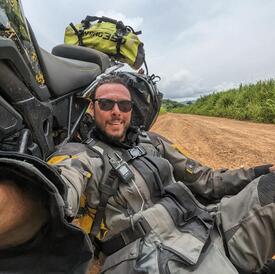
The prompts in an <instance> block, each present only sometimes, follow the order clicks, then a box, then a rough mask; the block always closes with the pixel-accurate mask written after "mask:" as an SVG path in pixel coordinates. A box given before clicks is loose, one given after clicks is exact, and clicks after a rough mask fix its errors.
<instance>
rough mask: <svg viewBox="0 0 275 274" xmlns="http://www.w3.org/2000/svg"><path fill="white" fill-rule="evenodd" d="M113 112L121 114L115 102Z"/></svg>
mask: <svg viewBox="0 0 275 274" xmlns="http://www.w3.org/2000/svg"><path fill="white" fill-rule="evenodd" d="M112 113H114V114H120V109H119V107H118V104H117V103H115V104H114V107H113V108H112Z"/></svg>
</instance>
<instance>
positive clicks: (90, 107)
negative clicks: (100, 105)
mask: <svg viewBox="0 0 275 274" xmlns="http://www.w3.org/2000/svg"><path fill="white" fill-rule="evenodd" d="M87 112H88V113H89V114H90V115H91V116H92V118H93V119H94V117H95V108H94V103H93V102H91V103H90V104H89V106H88V109H87Z"/></svg>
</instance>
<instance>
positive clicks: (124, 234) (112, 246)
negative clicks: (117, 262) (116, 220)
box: [96, 218, 152, 256]
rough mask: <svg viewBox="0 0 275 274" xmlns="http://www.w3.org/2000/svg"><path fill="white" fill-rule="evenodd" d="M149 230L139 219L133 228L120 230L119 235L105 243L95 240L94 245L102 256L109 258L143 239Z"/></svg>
mask: <svg viewBox="0 0 275 274" xmlns="http://www.w3.org/2000/svg"><path fill="white" fill-rule="evenodd" d="M151 229H152V228H151V227H150V225H149V224H148V222H147V221H146V220H145V218H140V219H139V220H138V221H137V222H136V223H134V224H133V226H130V227H128V228H126V229H124V230H122V231H121V232H120V233H118V234H117V235H115V236H113V237H112V238H111V239H109V240H107V241H104V242H101V241H99V240H97V239H96V241H97V243H96V245H97V246H98V247H99V249H100V251H101V252H103V254H105V255H106V256H109V255H111V254H113V253H115V252H116V251H118V250H120V249H121V248H123V247H125V246H126V245H128V244H130V243H132V242H134V241H135V240H137V239H139V238H144V237H145V236H146V235H147V234H148V233H149V232H150V231H151Z"/></svg>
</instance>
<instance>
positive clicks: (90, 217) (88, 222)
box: [77, 194, 108, 240]
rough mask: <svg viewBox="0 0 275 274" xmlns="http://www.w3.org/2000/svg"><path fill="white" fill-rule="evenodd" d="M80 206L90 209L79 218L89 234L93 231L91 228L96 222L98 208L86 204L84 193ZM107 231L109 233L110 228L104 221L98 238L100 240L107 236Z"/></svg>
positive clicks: (80, 224)
mask: <svg viewBox="0 0 275 274" xmlns="http://www.w3.org/2000/svg"><path fill="white" fill-rule="evenodd" d="M80 207H82V208H85V209H88V212H87V213H86V214H85V215H82V216H81V217H79V218H78V219H77V220H78V224H79V226H80V227H81V228H82V229H83V230H84V231H85V232H86V233H87V234H89V233H90V232H91V228H92V225H93V222H94V218H95V214H96V209H95V208H90V207H88V206H86V196H85V195H84V194H82V195H81V198H80ZM107 233H108V228H107V227H106V225H105V223H104V222H103V221H102V222H101V224H100V229H99V232H98V234H97V236H96V238H97V239H99V240H103V239H104V238H105V237H106V235H107Z"/></svg>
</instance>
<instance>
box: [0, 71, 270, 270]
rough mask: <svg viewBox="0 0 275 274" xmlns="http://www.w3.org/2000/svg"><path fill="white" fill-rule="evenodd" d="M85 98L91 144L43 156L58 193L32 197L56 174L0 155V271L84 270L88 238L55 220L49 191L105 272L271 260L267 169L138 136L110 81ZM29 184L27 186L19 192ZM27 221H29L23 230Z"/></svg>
mask: <svg viewBox="0 0 275 274" xmlns="http://www.w3.org/2000/svg"><path fill="white" fill-rule="evenodd" d="M92 100H93V104H92V106H91V114H92V115H93V117H94V119H95V122H96V128H95V129H94V130H93V131H92V132H91V138H89V139H88V140H87V142H86V144H77V143H74V144H72V143H71V144H67V145H66V146H64V147H62V148H60V149H59V151H58V152H56V153H55V154H54V155H53V157H52V158H51V160H50V163H51V164H54V165H55V166H57V169H58V170H59V171H60V172H61V174H62V177H63V179H64V181H65V183H66V186H67V191H66V192H65V191H61V190H62V188H61V190H60V186H59V187H58V184H56V187H53V186H51V188H50V189H48V191H46V192H45V191H44V192H43V191H42V190H41V189H40V188H38V189H37V190H36V191H33V189H36V188H37V186H38V185H37V182H40V181H41V184H39V186H42V185H47V186H49V185H51V184H50V181H56V180H57V181H58V180H59V179H58V178H59V176H57V174H55V175H56V176H57V178H56V177H55V176H53V175H52V176H50V175H51V174H52V173H56V171H54V170H53V169H50V168H49V167H47V166H46V165H43V166H42V167H41V164H42V163H39V165H38V164H37V163H36V162H35V161H33V160H31V159H24V161H22V159H20V158H18V157H19V156H17V158H16V157H15V159H13V160H12V161H11V160H10V157H11V156H5V155H4V156H1V157H4V158H2V159H1V161H0V166H5V168H6V165H7V162H8V163H9V164H10V169H9V170H10V172H11V173H12V174H13V175H11V174H4V173H3V172H1V174H2V176H1V178H0V179H1V180H0V181H1V182H0V193H1V194H0V208H1V210H2V211H1V221H2V222H0V239H2V240H3V239H4V240H5V241H0V273H1V271H2V273H55V272H58V271H59V273H84V271H85V265H86V266H87V261H88V260H89V258H90V257H91V255H90V253H89V252H90V251H89V248H88V247H87V241H85V239H83V237H80V235H78V236H77V233H76V232H77V231H76V230H74V228H73V227H71V226H70V225H69V224H68V223H66V221H65V222H64V221H61V219H62V214H61V213H62V211H61V210H60V207H61V208H63V209H64V205H62V203H60V199H58V197H59V195H58V193H57V188H58V189H59V192H62V193H63V195H62V197H63V199H64V200H66V203H67V206H66V214H67V215H69V216H71V217H73V216H75V215H76V214H77V212H79V214H83V218H81V219H80V222H81V224H82V225H83V227H84V229H85V230H86V231H87V232H90V231H91V237H92V238H94V243H95V245H96V246H97V247H98V249H99V250H100V252H101V253H104V254H105V255H106V256H107V258H106V260H105V263H104V265H103V269H102V271H103V272H106V273H119V272H120V273H166V271H170V272H171V273H175V272H177V273H189V272H191V271H192V272H193V273H237V271H236V269H235V268H234V266H233V265H232V263H231V262H230V261H229V260H228V258H227V256H229V257H230V259H231V261H232V262H233V263H234V264H235V265H236V266H237V267H238V268H240V269H245V270H247V272H248V273H249V272H250V273H251V271H252V270H256V269H258V268H260V267H261V266H262V265H263V263H264V262H265V261H266V259H267V258H270V257H271V256H272V254H273V252H274V203H273V202H274V187H273V185H274V175H273V174H271V173H269V172H270V171H274V167H271V165H267V166H262V167H256V168H254V169H248V170H243V169H240V170H235V171H229V170H220V171H212V170H211V169H210V168H208V167H204V166H201V165H200V164H199V163H197V162H195V161H193V160H191V159H188V158H186V157H184V156H183V155H182V154H181V153H179V152H178V151H176V150H175V149H174V148H173V147H172V145H171V144H170V143H169V142H167V141H165V140H163V138H161V137H159V136H156V135H152V134H151V135H150V136H148V134H146V133H142V132H139V130H137V129H136V128H134V127H132V126H131V115H132V103H131V96H130V94H129V91H128V88H127V86H126V85H125V83H124V82H123V81H122V80H121V79H120V78H117V77H116V76H109V77H108V78H106V79H103V80H102V81H101V82H99V83H98V86H97V88H96V91H95V93H94V94H93V98H92ZM152 143H154V144H152ZM20 157H21V156H20ZM123 159H124V160H123ZM19 160H21V161H19ZM14 161H15V162H14ZM126 161H127V162H126ZM11 167H12V168H11ZM19 167H20V168H19ZM42 169H43V170H44V172H43V173H40V171H41V170H42ZM14 173H15V174H16V176H14ZM22 173H23V174H24V176H23V180H19V181H18V178H19V177H20V178H21V175H22ZM265 173H268V174H267V175H265V176H261V177H259V176H260V175H261V174H265ZM20 174H21V175H20ZM35 174H36V176H34V175H35ZM19 175H20V176H19ZM30 175H31V176H30ZM45 176H46V177H47V179H45ZM255 177H258V179H256V180H254V181H252V180H253V179H254V178H255ZM175 179H176V180H181V181H183V182H184V184H183V183H181V182H176V180H175ZM7 180H9V182H7ZM10 181H11V182H10ZM42 181H43V183H42ZM15 182H16V184H15ZM31 182H32V184H34V185H35V186H36V188H35V187H33V185H32V187H31V191H30V189H29V187H28V188H25V187H23V188H22V186H25V185H30V183H31ZM35 182H36V183H35ZM59 183H60V184H62V183H61V182H59ZM272 183H273V184H272ZM185 185H187V186H188V188H189V189H191V190H192V191H193V193H195V194H196V196H197V198H198V199H201V200H203V199H204V200H205V199H206V200H209V201H213V200H215V202H216V204H215V203H214V204H213V205H210V206H208V209H207V208H205V207H204V206H203V205H201V204H200V203H199V202H198V201H197V200H196V199H195V197H194V196H193V195H192V194H191V192H190V191H189V189H188V188H186V186H185ZM243 188H244V189H243ZM241 189H243V190H242V191H241ZM238 192H239V194H237V195H235V196H233V197H232V198H227V197H225V198H223V199H222V200H221V202H220V203H218V202H217V201H218V200H220V199H221V198H222V197H223V196H224V195H225V194H229V195H233V194H236V193H238ZM46 193H47V194H46ZM81 194H85V195H82V196H81ZM48 196H49V197H48ZM38 197H39V198H38ZM45 197H48V198H47V199H46V198H45ZM7 199H8V200H9V205H8V206H7ZM26 200H27V201H28V202H27V203H26V202H25V201H26ZM58 201H59V202H58ZM79 204H81V207H80V208H79ZM7 212H11V214H13V216H17V217H18V218H10V217H8V214H7V215H6V214H4V213H7ZM26 212H33V217H34V218H33V219H31V218H30V216H29V215H28V214H26ZM39 212H42V213H43V214H39ZM57 212H59V214H56V213H57ZM209 213H210V214H209ZM59 215H60V216H59ZM50 216H52V217H50ZM56 218H57V219H58V220H59V221H58V220H56V221H55V222H53V223H55V225H54V226H52V225H50V226H49V224H51V223H52V222H49V220H54V219H56ZM63 218H64V215H63ZM214 218H215V224H214ZM91 221H93V225H92V224H91ZM26 222H31V224H32V225H31V226H28V228H27V229H25V227H27V226H25V225H23V224H25V223H26ZM91 225H92V226H91ZM213 226H215V228H213ZM30 227H32V228H31V229H30ZM49 227H50V228H51V229H49ZM64 230H65V231H67V233H65V237H64ZM72 230H74V232H75V233H69V232H73V231H72ZM8 231H10V232H14V233H13V234H12V235H16V237H10V235H11V234H9V232H8ZM26 232H28V233H27V234H25V233H26ZM50 232H51V237H50V238H49V237H45V235H46V236H47V235H48V234H47V233H50ZM78 232H79V231H78ZM41 235H42V236H44V237H42V240H43V241H42V242H41V241H38V244H37V239H40V240H41ZM62 235H63V237H62ZM19 236H20V237H19ZM221 236H222V237H221ZM49 239H50V240H49ZM62 239H63V241H62ZM58 240H59V241H58ZM34 243H35V245H33V244H34ZM39 243H42V244H39ZM53 243H55V244H53ZM85 243H86V248H85ZM18 245H19V246H18ZM85 250H86V252H85ZM45 254H46V255H45ZM61 254H62V255H61ZM225 254H227V256H225ZM18 255H20V256H18ZM18 258H19V260H18ZM34 258H36V260H35V261H34V260H33V259H34ZM42 258H44V259H43V260H42V261H41V259H42ZM18 262H19V263H18Z"/></svg>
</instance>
